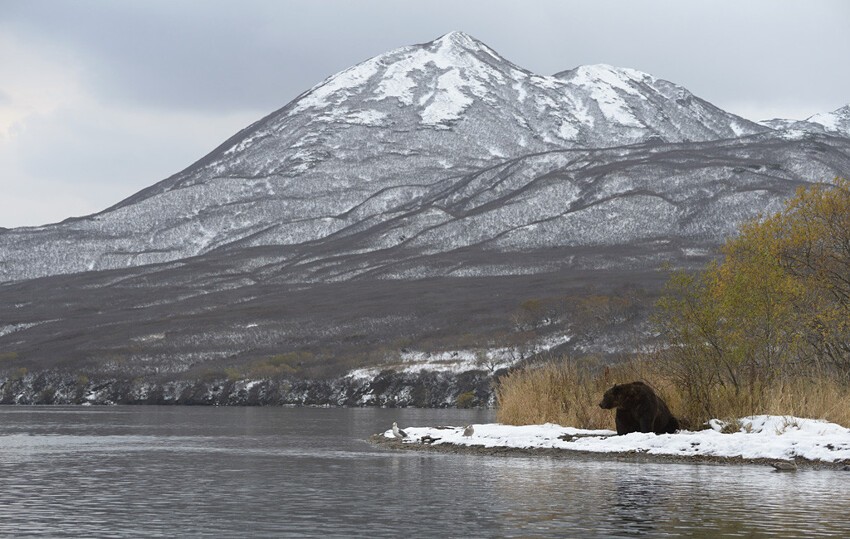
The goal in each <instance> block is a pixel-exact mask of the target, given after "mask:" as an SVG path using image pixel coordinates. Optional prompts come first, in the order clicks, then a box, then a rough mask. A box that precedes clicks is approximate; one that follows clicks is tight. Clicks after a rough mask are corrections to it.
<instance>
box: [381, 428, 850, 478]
mask: <svg viewBox="0 0 850 539" xmlns="http://www.w3.org/2000/svg"><path fill="white" fill-rule="evenodd" d="M367 441H368V442H369V443H370V444H372V445H375V446H377V447H382V448H384V449H392V450H400V451H425V452H434V453H444V454H454V455H479V456H487V457H544V458H562V459H568V458H577V457H578V458H581V459H592V460H611V461H617V462H631V463H648V462H650V463H670V464H709V465H718V466H729V465H738V466H741V465H752V466H765V467H768V466H770V465H771V464H772V463H774V462H778V461H781V462H791V461H790V460H782V459H775V458H743V457H719V456H714V455H663V454H653V453H647V452H643V451H611V452H597V451H584V450H580V449H561V448H557V447H504V446H501V447H499V446H497V447H485V446H481V445H478V446H476V445H460V444H454V443H451V442H443V443H440V444H427V443H422V442H413V443H411V442H407V443H405V442H403V441H401V440H396V439H394V438H387V437H386V436H384V435H383V434H373V435H371V436H370V437H369V438H368V439H367ZM793 462H794V463H795V464H796V465H797V467H798V468H799V469H804V470H835V471H850V459H845V460H842V461H834V462H830V461H824V460H811V459H806V458H803V457H796V458H795V459H794V460H793Z"/></svg>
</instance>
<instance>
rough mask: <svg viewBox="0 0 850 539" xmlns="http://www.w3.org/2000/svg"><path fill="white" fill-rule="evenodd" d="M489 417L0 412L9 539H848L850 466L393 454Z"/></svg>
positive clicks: (395, 412) (1, 495) (172, 410)
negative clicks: (399, 446)
mask: <svg viewBox="0 0 850 539" xmlns="http://www.w3.org/2000/svg"><path fill="white" fill-rule="evenodd" d="M393 421H398V423H399V425H400V426H402V428H403V427H404V426H405V425H412V426H424V425H437V424H451V425H464V424H467V423H483V422H493V421H494V414H493V412H492V411H486V410H414V409H374V408H372V409H340V408H271V407H268V408H213V407H179V406H172V407H161V406H135V407H131V406H116V407H46V406H45V407H0V535H2V536H10V535H15V536H18V537H21V536H28V535H30V536H35V535H38V536H51V537H63V536H88V537H94V536H96V537H160V536H161V537H177V536H184V537H197V536H252V537H264V536H265V537H402V536H411V537H464V538H468V537H565V536H573V537H634V536H647V537H659V536H715V535H718V534H726V535H732V536H741V537H752V536H772V537H799V536H807V537H815V536H843V537H847V536H850V518H848V513H850V473H848V472H841V471H826V470H807V469H803V470H800V471H798V472H795V473H776V472H773V471H772V470H771V469H770V468H767V467H764V466H754V465H712V464H678V463H676V464H671V463H632V462H617V461H616V460H612V459H609V460H606V459H598V458H591V457H581V456H579V457H576V458H531V457H484V456H476V455H451V454H442V453H419V452H413V451H403V452H400V451H392V450H385V449H380V448H376V447H373V446H372V445H370V444H368V443H367V442H365V439H366V438H367V437H368V436H369V435H370V434H373V433H375V432H383V431H384V430H386V429H388V428H389V427H390V426H391V424H392V422H393Z"/></svg>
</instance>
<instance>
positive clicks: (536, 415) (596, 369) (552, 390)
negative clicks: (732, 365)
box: [496, 357, 850, 430]
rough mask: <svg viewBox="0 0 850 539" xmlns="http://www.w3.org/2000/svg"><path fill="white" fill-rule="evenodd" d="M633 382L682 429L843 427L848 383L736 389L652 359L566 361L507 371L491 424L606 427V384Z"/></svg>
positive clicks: (832, 380)
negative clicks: (734, 424)
mask: <svg viewBox="0 0 850 539" xmlns="http://www.w3.org/2000/svg"><path fill="white" fill-rule="evenodd" d="M636 380H641V381H643V382H645V383H647V384H649V385H650V387H652V388H653V390H654V391H655V393H656V394H658V395H659V396H660V397H661V398H662V399H664V401H665V402H666V403H667V405H668V406H669V407H670V410H671V411H672V413H673V415H675V416H676V417H677V418H678V419H679V420H680V421H681V423H682V425H683V426H684V427H685V428H689V429H693V430H697V429H700V428H703V427H704V426H705V425H706V423H707V421H708V420H709V419H712V418H718V419H725V420H729V419H736V418H740V417H746V416H749V415H760V414H770V415H787V416H796V417H806V418H813V419H823V420H825V421H830V422H832V423H837V424H839V425H843V426H845V427H850V386H848V384H846V383H845V382H844V381H843V380H842V379H840V378H837V377H836V376H834V374H833V373H831V372H829V371H822V372H817V371H814V372H806V373H800V374H799V375H798V376H795V377H787V378H783V379H778V380H776V381H774V382H772V383H770V384H768V385H762V386H759V387H755V386H753V387H751V388H750V389H749V390H746V391H740V390H736V389H735V388H734V387H733V386H728V385H727V386H723V385H718V384H711V383H709V384H707V385H706V386H705V387H696V385H695V382H694V381H693V380H685V381H684V382H685V383H683V379H681V378H678V377H677V376H675V375H674V374H672V373H670V372H669V371H668V370H667V369H666V367H665V365H664V362H663V361H661V360H659V358H657V357H645V358H642V359H636V360H632V361H627V362H624V363H620V364H617V365H611V366H607V367H600V366H599V365H597V364H594V363H588V362H585V361H574V360H571V359H569V358H560V359H556V360H550V361H547V362H545V363H540V364H536V365H531V366H528V367H525V368H524V369H521V370H517V371H513V372H511V373H510V374H507V375H505V376H503V377H502V378H500V379H499V382H498V386H497V388H496V399H497V404H498V410H497V420H498V421H499V422H500V423H504V424H507V425H532V424H541V423H556V424H559V425H564V426H570V427H577V428H585V429H614V413H613V412H612V411H611V410H603V409H601V408H599V401H600V400H601V399H602V395H603V393H605V391H606V390H607V389H608V388H610V387H611V386H613V385H614V384H622V383H627V382H634V381H636Z"/></svg>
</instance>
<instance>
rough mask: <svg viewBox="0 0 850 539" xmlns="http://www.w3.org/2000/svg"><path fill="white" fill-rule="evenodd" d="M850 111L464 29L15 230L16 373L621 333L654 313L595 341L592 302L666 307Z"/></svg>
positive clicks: (12, 368)
mask: <svg viewBox="0 0 850 539" xmlns="http://www.w3.org/2000/svg"><path fill="white" fill-rule="evenodd" d="M845 109H846V107H845ZM845 109H839V110H838V111H835V112H834V113H831V114H830V115H823V116H818V117H812V118H810V119H809V120H807V121H806V122H803V123H802V124H801V125H802V127H805V129H803V128H801V125H797V124H794V125H791V124H789V123H788V122H784V123H783V121H779V120H776V121H772V122H768V125H757V124H754V123H752V122H749V121H747V120H744V119H742V118H739V117H737V116H734V115H732V114H729V113H727V112H724V111H722V110H720V109H718V108H716V107H714V106H713V105H711V104H710V103H708V102H706V101H703V100H701V99H699V98H698V97H696V96H694V95H692V94H691V93H690V92H688V91H687V90H686V89H684V88H682V87H680V86H677V85H675V84H673V83H671V82H667V81H663V80H660V79H656V78H654V77H652V76H651V75H648V74H645V73H640V72H637V71H634V70H630V69H623V68H615V67H611V66H606V65H594V66H581V67H578V68H576V69H573V70H570V71H564V72H562V73H559V74H557V75H555V76H541V75H536V74H533V73H530V72H528V71H526V70H524V69H522V68H520V67H518V66H516V65H514V64H512V63H511V62H509V61H508V60H505V59H504V58H502V57H501V56H499V55H498V54H497V53H496V52H495V51H493V50H492V49H490V48H489V47H487V46H486V45H484V44H482V43H480V42H478V41H476V40H475V39H473V38H471V37H470V36H467V35H465V34H462V33H457V32H455V33H451V34H447V35H446V36H443V37H441V38H439V39H437V40H435V41H433V42H430V43H426V44H423V45H415V46H411V47H404V48H401V49H398V50H395V51H391V52H388V53H386V54H384V55H381V56H378V57H375V58H372V59H370V60H367V61H365V62H363V63H361V64H358V65H357V66H354V67H352V68H350V69H348V70H345V71H343V72H341V73H338V74H336V75H334V76H332V77H330V78H328V79H327V80H325V81H323V82H322V83H320V84H318V85H317V86H315V87H314V88H312V89H310V90H308V91H307V92H305V93H304V94H302V95H301V96H299V97H298V98H297V99H295V100H294V101H293V102H291V103H289V104H288V105H286V106H285V107H284V108H282V109H280V110H279V111H276V112H274V113H272V114H270V115H269V116H267V117H266V118H264V119H262V120H260V121H258V122H256V123H255V124H253V125H251V126H249V127H247V128H246V129H244V130H243V131H241V132H240V133H238V134H236V135H235V136H234V137H232V138H231V139H229V140H228V141H226V142H224V143H223V144H222V145H221V146H219V147H218V148H216V149H215V150H213V151H212V152H211V153H210V154H209V155H207V156H206V157H204V158H203V159H201V160H200V161H198V162H197V163H195V164H193V165H192V166H190V167H189V168H187V169H186V170H184V171H182V172H180V173H178V174H176V175H174V176H172V177H171V178H168V179H166V180H164V181H162V182H159V183H157V184H154V185H152V186H151V187H150V188H148V189H145V190H144V191H141V192H140V193H137V194H136V195H134V196H132V197H130V198H128V199H127V200H125V201H123V202H120V203H119V204H117V205H115V206H114V207H112V208H109V209H107V210H105V211H103V212H101V213H99V214H97V215H92V216H89V217H84V218H80V219H73V220H68V221H65V222H63V223H58V224H54V225H48V226H44V227H34V228H21V229H13V230H0V281H2V284H0V369H4V370H5V371H7V372H9V373H10V374H9V376H10V377H9V380H27V379H29V378H27V377H33V376H37V374H36V373H39V372H51V373H53V374H52V375H51V376H54V377H59V378H56V379H57V380H59V379H60V378H61V377H62V376H65V374H63V373H66V374H67V373H85V375H86V376H87V377H88V378H89V379H90V380H94V379H97V380H111V379H119V378H120V379H126V377H130V379H136V378H138V379H141V380H143V381H144V382H143V383H142V385H144V384H160V385H161V384H167V383H170V382H169V381H170V380H171V381H173V380H178V379H180V380H186V379H191V380H217V381H218V382H216V383H218V384H225V383H226V380H242V381H243V382H244V383H248V382H245V381H246V380H249V379H250V380H255V381H256V380H263V379H275V380H288V382H287V383H289V384H293V383H296V382H297V381H299V380H300V381H302V382H303V383H307V382H306V381H310V380H312V381H315V380H325V379H330V378H336V379H340V378H339V377H341V376H343V375H345V374H346V373H348V372H350V371H351V370H352V369H372V370H373V371H374V373H377V372H380V371H381V370H382V369H384V367H389V366H392V368H393V369H394V370H395V371H396V372H399V373H402V374H404V373H410V372H421V371H422V369H421V368H420V367H421V365H419V366H417V362H419V363H422V362H423V361H424V362H425V363H427V361H426V360H424V359H423V360H421V361H420V360H419V359H411V358H427V357H433V356H435V355H436V356H440V357H442V355H445V354H448V353H457V354H458V355H457V357H460V358H462V357H469V358H477V359H476V360H475V363H476V364H469V365H464V364H462V363H458V364H452V365H451V366H450V367H451V368H448V367H447V366H446V365H442V367H440V366H438V367H434V368H435V369H437V370H440V369H441V368H443V369H444V370H446V369H447V370H452V371H453V372H455V373H459V372H463V370H464V369H466V370H475V369H476V368H480V367H481V365H483V364H489V365H490V366H491V367H492V366H493V365H495V364H499V365H500V366H505V365H509V364H511V363H512V362H516V361H518V360H522V359H524V358H527V357H528V356H529V355H533V354H534V353H538V352H541V351H545V350H550V349H553V346H555V345H553V344H552V343H558V344H557V346H555V348H557V347H562V346H567V347H573V348H572V349H573V350H579V349H580V350H583V351H584V352H587V353H599V354H609V353H614V352H616V351H617V350H622V349H624V348H628V346H633V345H634V343H632V344H631V345H627V344H626V341H625V340H624V338H620V337H615V335H621V336H622V335H624V334H625V333H628V331H626V330H624V329H623V327H619V326H618V327H617V328H615V327H613V326H610V327H609V326H606V327H605V328H603V329H604V331H590V332H588V331H583V330H582V331H583V334H584V335H590V334H593V335H594V337H593V338H592V339H590V340H588V339H584V341H582V339H579V338H578V337H577V335H578V334H579V333H581V332H579V330H578V329H577V324H579V325H580V322H581V320H580V318H581V314H580V309H579V310H577V308H576V307H575V305H576V304H577V303H576V301H574V300H575V298H579V297H581V296H582V295H585V296H586V295H588V294H593V295H594V296H599V297H612V296H615V295H616V296H622V295H623V291H624V290H632V291H633V290H641V291H642V292H641V293H642V294H643V296H644V299H645V301H644V303H645V304H646V305H648V304H651V301H652V296H653V294H655V293H656V292H657V290H658V289H659V283H660V282H661V281H662V280H663V275H661V274H660V273H659V272H658V268H659V267H660V266H661V264H662V263H665V262H670V263H673V264H674V265H675V266H680V267H694V266H696V265H699V264H702V263H704V262H705V261H706V260H707V259H708V258H710V257H712V256H714V249H715V248H716V246H717V245H719V244H720V242H722V240H723V238H724V237H726V236H727V235H728V234H731V233H733V232H734V230H735V227H736V225H737V223H739V222H740V221H741V220H743V219H747V218H752V217H754V216H756V215H758V214H764V213H769V212H772V211H775V210H776V209H778V208H779V207H780V206H781V204H782V201H783V200H784V199H786V198H787V197H789V196H791V195H792V194H793V192H794V190H795V189H796V187H798V186H799V185H803V184H805V183H807V182H823V181H829V180H831V179H832V178H833V177H835V176H845V177H846V176H848V175H850V139H849V138H848V137H847V135H848V132H847V130H846V125H845V124H846V122H845V120H846V119H847V114H846V112H847V111H846V110H845ZM803 124H805V125H803ZM591 287H593V289H592V290H591V289H590V288H591ZM565 298H572V299H570V300H569V301H566V300H565ZM529 300H534V301H536V302H537V303H528V301H529ZM579 303H580V302H579ZM528 305H543V307H541V309H542V310H541V311H540V312H536V311H534V309H531V308H527V307H528ZM526 311H528V312H526ZM532 311H534V312H532ZM638 311H640V309H638ZM577 313H579V314H577ZM532 315H533V316H532ZM644 315H645V313H644ZM644 315H635V316H632V315H629V316H627V317H623V318H622V320H619V319H618V320H619V321H618V322H617V324H620V325H621V326H622V323H625V324H626V325H628V324H631V326H630V327H632V328H634V327H637V326H636V324H637V325H638V326H639V325H640V324H641V323H642V322H641V320H644V319H645V316H644ZM529 316H531V317H532V318H534V320H533V323H526V322H527V321H526V322H521V323H520V322H518V320H520V319H523V320H524V319H525V318H528V317H529ZM589 318H591V319H594V317H593V316H591V317H589ZM615 325H616V324H615ZM632 335H634V331H632ZM618 339H619V340H618ZM591 341H592V342H591ZM499 351H501V352H499ZM505 351H507V352H505ZM417 354H418V355H417ZM428 354H431V356H428ZM441 354H442V355H441ZM499 354H501V355H499ZM449 357H453V356H449ZM505 358H509V359H505ZM22 369H23V370H22ZM491 370H492V369H491ZM405 375H406V374H405ZM35 379H36V378H33V380H35ZM7 383H11V382H7ZM57 383H58V382H57ZM92 383H93V382H92ZM103 383H106V382H103ZM299 383H300V382H299ZM311 383H312V382H311ZM322 383H323V382H322ZM361 383H362V382H357V384H361ZM6 387H12V386H6ZM145 387H148V386H145ZM150 387H153V386H150ZM157 387H159V386H157ZM221 387H224V386H221ZM346 387H348V386H346ZM10 391H11V390H10ZM33 391H35V390H33ZM40 391H41V390H38V391H36V393H39V392H40ZM86 391H88V389H87V390H86ZM181 391H182V390H181ZM346 391H348V390H346ZM13 393H14V391H13ZM24 393H26V391H24ZM131 393H132V392H131ZM166 393H168V392H166ZM172 393H173V392H172ZM178 393H179V392H178ZM356 393H357V392H356V391H354V394H356ZM129 394H130V393H128V395H129ZM133 394H135V393H133ZM168 394H171V393H168ZM175 394H176V393H175ZM28 398H29V397H28ZM33 398H34V397H33ZM128 398H130V397H128ZM175 398H176V397H174V398H171V400H174V399H175ZM228 398H230V397H228ZM347 398H348V397H345V398H344V399H343V400H345V399H347ZM357 398H359V397H357ZM133 399H136V400H139V399H142V397H138V396H137V397H133V398H132V399H130V400H133ZM287 399H288V397H287ZM293 399H294V397H293ZM328 399H329V400H328V402H332V401H334V399H336V400H338V398H337V397H328ZM142 400H143V399H142ZM178 400H179V399H178ZM284 400H285V401H286V402H289V401H288V400H286V399H284ZM345 402H348V401H347V400H345Z"/></svg>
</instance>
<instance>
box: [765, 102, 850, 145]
mask: <svg viewBox="0 0 850 539" xmlns="http://www.w3.org/2000/svg"><path fill="white" fill-rule="evenodd" d="M759 123H760V124H761V125H764V126H765V127H769V128H771V129H780V130H795V131H803V132H808V133H826V134H829V135H834V136H839V137H850V105H845V106H843V107H841V108H838V109H835V110H834V111H832V112H821V113H819V114H814V115H812V116H809V117H808V118H806V119H805V120H788V119H783V118H775V119H773V120H764V121H762V122H759Z"/></svg>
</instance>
